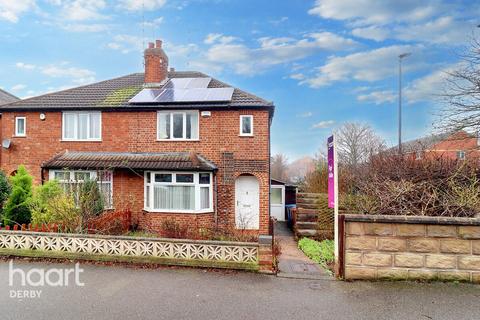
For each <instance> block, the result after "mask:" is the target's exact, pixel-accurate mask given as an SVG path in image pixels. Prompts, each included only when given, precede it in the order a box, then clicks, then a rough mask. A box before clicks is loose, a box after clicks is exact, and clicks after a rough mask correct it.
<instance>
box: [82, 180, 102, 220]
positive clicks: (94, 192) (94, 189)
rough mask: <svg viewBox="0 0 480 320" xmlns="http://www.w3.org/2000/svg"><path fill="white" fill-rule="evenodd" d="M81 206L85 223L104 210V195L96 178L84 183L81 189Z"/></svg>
mask: <svg viewBox="0 0 480 320" xmlns="http://www.w3.org/2000/svg"><path fill="white" fill-rule="evenodd" d="M79 207H80V212H81V214H82V220H83V223H86V222H88V220H90V219H92V218H94V217H97V216H99V215H100V214H101V213H102V212H103V211H104V202H103V197H102V194H101V192H100V188H99V187H98V183H97V181H96V180H87V181H85V182H84V183H83V185H82V187H81V189H80V199H79Z"/></svg>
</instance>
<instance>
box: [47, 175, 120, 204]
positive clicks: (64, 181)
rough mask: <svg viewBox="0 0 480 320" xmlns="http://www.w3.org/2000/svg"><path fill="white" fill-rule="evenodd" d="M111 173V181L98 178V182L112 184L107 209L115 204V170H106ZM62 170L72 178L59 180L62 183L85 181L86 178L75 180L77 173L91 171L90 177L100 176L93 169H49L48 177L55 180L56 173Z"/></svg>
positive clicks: (93, 178)
mask: <svg viewBox="0 0 480 320" xmlns="http://www.w3.org/2000/svg"><path fill="white" fill-rule="evenodd" d="M105 171H107V172H109V173H110V174H111V177H112V180H111V181H99V180H97V184H99V185H101V184H110V204H111V205H110V207H107V206H105V208H104V209H105V210H111V209H114V204H113V171H111V170H105ZM57 172H61V173H68V174H69V176H70V179H68V180H58V179H57V181H58V182H60V183H78V182H84V180H75V173H78V172H80V173H89V174H90V178H91V179H92V180H95V179H97V177H98V172H97V171H92V170H49V172H48V179H49V180H55V173H57Z"/></svg>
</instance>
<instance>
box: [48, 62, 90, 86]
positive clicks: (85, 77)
mask: <svg viewBox="0 0 480 320" xmlns="http://www.w3.org/2000/svg"><path fill="white" fill-rule="evenodd" d="M40 70H41V73H43V74H44V75H46V76H48V77H52V78H70V79H71V81H72V82H73V83H75V84H79V85H80V84H87V83H92V82H94V81H95V72H93V71H91V70H88V69H83V68H77V67H71V66H70V65H69V63H68V62H62V63H59V64H51V65H47V66H43V67H41V68H40Z"/></svg>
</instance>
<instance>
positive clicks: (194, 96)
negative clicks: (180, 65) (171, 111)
mask: <svg viewBox="0 0 480 320" xmlns="http://www.w3.org/2000/svg"><path fill="white" fill-rule="evenodd" d="M185 79H186V78H185ZM204 79H210V78H204ZM203 83H204V84H205V83H206V81H204V82H203ZM182 84H187V83H186V82H183V83H182ZM187 85H188V84H187ZM197 85H198V83H197ZM207 85H208V84H207ZM233 90H234V89H233V88H176V87H175V88H172V87H167V88H163V89H143V90H142V91H140V92H139V93H138V94H137V95H136V96H134V97H133V98H132V99H130V101H129V102H130V103H133V104H135V103H178V102H220V101H230V100H232V95H233Z"/></svg>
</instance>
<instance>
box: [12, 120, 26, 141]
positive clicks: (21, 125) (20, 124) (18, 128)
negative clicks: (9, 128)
mask: <svg viewBox="0 0 480 320" xmlns="http://www.w3.org/2000/svg"><path fill="white" fill-rule="evenodd" d="M26 135H27V118H26V117H15V136H16V137H25V136H26Z"/></svg>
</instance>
